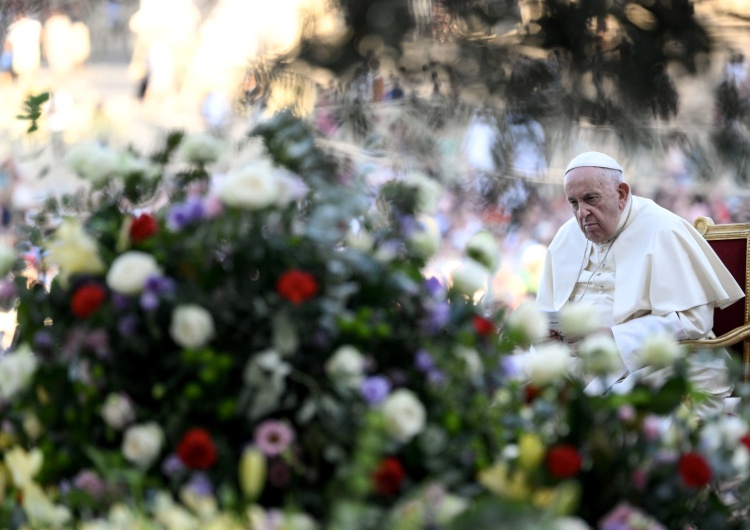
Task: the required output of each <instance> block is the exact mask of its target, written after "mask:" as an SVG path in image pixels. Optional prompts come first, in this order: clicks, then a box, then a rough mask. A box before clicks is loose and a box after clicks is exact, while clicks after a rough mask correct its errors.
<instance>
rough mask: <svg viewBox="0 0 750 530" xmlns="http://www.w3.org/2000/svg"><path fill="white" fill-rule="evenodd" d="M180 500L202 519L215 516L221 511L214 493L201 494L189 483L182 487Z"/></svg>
mask: <svg viewBox="0 0 750 530" xmlns="http://www.w3.org/2000/svg"><path fill="white" fill-rule="evenodd" d="M180 501H182V504H184V505H185V506H187V507H188V508H189V509H190V510H191V511H192V512H193V513H194V514H196V515H197V516H198V517H200V518H201V519H210V518H212V517H215V516H216V514H217V512H218V511H219V507H218V504H217V502H216V499H215V498H214V497H213V496H212V495H200V494H198V493H196V492H195V490H194V489H193V488H191V487H190V486H189V485H188V486H184V487H183V488H182V489H180Z"/></svg>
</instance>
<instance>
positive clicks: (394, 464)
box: [372, 456, 404, 497]
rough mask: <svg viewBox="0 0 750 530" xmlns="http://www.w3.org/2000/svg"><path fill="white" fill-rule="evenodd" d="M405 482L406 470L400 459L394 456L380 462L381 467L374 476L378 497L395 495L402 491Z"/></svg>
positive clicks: (373, 483)
mask: <svg viewBox="0 0 750 530" xmlns="http://www.w3.org/2000/svg"><path fill="white" fill-rule="evenodd" d="M403 481H404V468H403V466H402V465H401V462H399V460H398V458H394V457H392V456H390V457H388V458H384V459H383V460H381V461H380V465H379V466H378V468H377V469H376V470H375V472H374V473H373V474H372V487H373V489H374V490H375V492H376V493H377V494H378V495H383V496H385V497H388V496H391V495H394V494H395V493H397V492H398V490H400V489H401V483H402V482H403Z"/></svg>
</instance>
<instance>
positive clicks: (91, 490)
mask: <svg viewBox="0 0 750 530" xmlns="http://www.w3.org/2000/svg"><path fill="white" fill-rule="evenodd" d="M73 487H75V488H77V489H79V490H82V491H85V492H86V493H88V494H89V495H91V496H92V497H95V498H96V497H100V496H101V495H102V494H103V493H104V488H105V484H104V481H103V480H102V479H101V477H99V475H97V474H96V473H94V472H93V471H91V470H89V469H84V470H83V471H80V472H79V473H78V474H77V475H76V476H75V477H73Z"/></svg>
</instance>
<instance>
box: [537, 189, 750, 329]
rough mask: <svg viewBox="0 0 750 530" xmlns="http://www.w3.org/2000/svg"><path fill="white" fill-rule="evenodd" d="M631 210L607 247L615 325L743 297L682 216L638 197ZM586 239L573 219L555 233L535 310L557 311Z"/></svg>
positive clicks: (570, 289)
mask: <svg viewBox="0 0 750 530" xmlns="http://www.w3.org/2000/svg"><path fill="white" fill-rule="evenodd" d="M633 215H634V218H633V219H632V220H631V221H630V222H629V223H628V224H627V225H626V226H625V228H624V230H623V231H622V232H621V233H620V235H619V236H618V237H617V239H616V240H615V241H614V243H613V244H612V249H611V252H612V253H613V254H614V257H615V267H616V274H615V294H614V315H613V316H614V322H615V323H616V324H620V323H623V322H626V321H628V320H629V319H631V318H633V317H634V316H637V314H638V313H639V312H640V314H643V312H644V311H646V312H650V313H652V314H654V315H665V314H667V313H671V312H675V311H684V310H687V309H690V308H693V307H696V306H699V305H704V304H712V305H713V306H714V307H719V308H724V307H727V306H729V305H731V304H732V303H734V302H736V301H737V300H740V299H741V298H743V297H744V296H745V295H744V293H743V292H742V289H741V288H740V286H739V285H738V284H737V282H736V281H735V280H734V278H733V277H732V275H731V274H730V273H729V271H728V270H727V268H726V267H725V266H724V264H723V263H722V262H721V260H720V259H719V257H718V256H717V255H716V253H715V252H714V251H713V250H712V249H711V247H710V246H709V245H708V243H707V242H706V240H705V239H704V238H703V237H702V236H701V235H700V234H699V233H698V231H697V230H695V228H693V226H692V225H691V224H690V223H688V222H687V221H686V220H685V219H683V218H681V217H679V216H678V215H676V214H674V213H672V212H670V211H668V210H666V209H664V208H662V207H661V206H659V205H657V204H656V203H655V202H653V201H652V200H650V199H645V198H642V197H636V196H633ZM586 241H587V240H586V238H585V237H584V235H583V233H582V232H581V229H580V228H579V226H578V224H577V222H576V220H575V218H573V219H570V220H569V221H567V222H566V223H565V224H564V225H563V226H562V227H561V228H560V230H559V231H558V232H557V235H555V237H554V239H553V240H552V243H551V244H550V246H549V249H548V251H547V256H546V260H545V263H544V269H543V271H542V277H541V280H540V284H539V292H538V293H537V301H536V306H537V308H538V309H540V310H542V311H559V310H560V309H561V308H562V306H563V305H564V304H565V303H566V302H567V301H568V299H569V297H570V295H571V293H572V292H573V288H574V287H575V284H576V281H577V280H578V274H579V268H580V266H581V260H582V259H583V253H584V251H585V249H586Z"/></svg>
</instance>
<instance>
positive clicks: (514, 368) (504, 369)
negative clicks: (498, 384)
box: [500, 355, 521, 378]
mask: <svg viewBox="0 0 750 530" xmlns="http://www.w3.org/2000/svg"><path fill="white" fill-rule="evenodd" d="M500 372H501V373H502V374H503V375H504V376H505V377H508V378H514V377H517V376H518V375H520V374H521V367H520V366H519V363H518V360H517V359H515V358H514V357H513V356H512V355H506V356H505V357H503V358H502V359H500Z"/></svg>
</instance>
